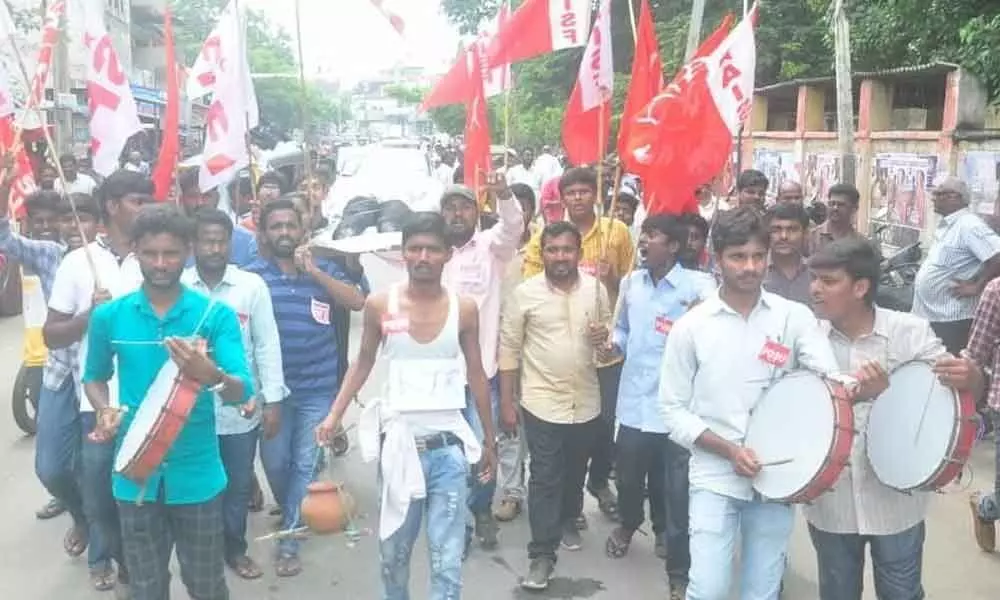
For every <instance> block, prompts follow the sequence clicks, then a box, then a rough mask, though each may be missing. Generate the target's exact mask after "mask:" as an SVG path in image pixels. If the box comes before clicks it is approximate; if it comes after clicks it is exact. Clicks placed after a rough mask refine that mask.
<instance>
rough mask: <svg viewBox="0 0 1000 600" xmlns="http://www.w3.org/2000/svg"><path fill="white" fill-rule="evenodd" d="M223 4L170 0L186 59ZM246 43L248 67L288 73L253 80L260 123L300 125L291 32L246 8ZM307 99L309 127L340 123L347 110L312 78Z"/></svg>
mask: <svg viewBox="0 0 1000 600" xmlns="http://www.w3.org/2000/svg"><path fill="white" fill-rule="evenodd" d="M226 4H228V1H227V0H183V1H182V0H172V2H171V10H172V11H173V16H174V22H175V25H174V32H175V36H176V44H177V50H178V54H179V55H180V56H183V57H184V62H185V63H187V64H189V65H190V64H193V63H194V59H195V57H197V56H198V53H199V52H200V51H201V46H202V44H203V43H204V42H205V38H207V37H208V35H209V34H210V33H211V32H212V29H213V28H214V27H215V24H216V23H217V22H218V17H219V14H220V13H221V12H222V10H223V9H224V8H225V7H226ZM247 47H248V51H249V59H250V69H251V71H252V72H254V73H276V74H288V77H287V78H286V77H274V78H267V79H255V80H254V82H253V84H254V90H255V91H256V93H257V103H258V105H259V107H260V115H261V121H262V123H266V124H268V125H270V126H271V127H274V128H277V129H279V130H282V131H285V132H288V131H291V130H293V129H297V128H299V127H301V118H300V114H301V106H302V99H303V94H302V88H301V86H300V85H299V81H298V72H299V68H298V62H297V57H296V53H295V51H294V50H293V47H294V46H293V40H292V37H291V36H290V35H289V34H288V32H287V31H285V30H283V29H281V28H279V27H275V26H274V25H273V24H272V23H271V22H270V21H268V19H267V17H266V16H264V14H263V13H261V12H259V11H255V10H252V9H251V10H249V11H248V12H247ZM305 105H306V111H307V114H308V121H309V124H310V126H312V127H317V126H322V125H324V124H327V123H331V122H338V121H337V119H340V121H339V122H341V123H342V122H343V121H345V120H346V118H347V117H348V116H349V115H348V113H345V111H344V110H343V104H342V103H341V104H338V102H336V101H335V98H332V97H331V94H329V93H328V92H325V91H323V90H322V89H320V87H318V86H317V85H316V84H313V83H307V84H306V93H305Z"/></svg>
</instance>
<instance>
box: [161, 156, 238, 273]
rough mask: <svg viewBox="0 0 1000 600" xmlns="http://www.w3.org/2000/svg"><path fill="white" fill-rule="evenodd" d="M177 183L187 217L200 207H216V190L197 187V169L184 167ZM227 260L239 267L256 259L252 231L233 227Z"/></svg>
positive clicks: (189, 265) (192, 261) (217, 194)
mask: <svg viewBox="0 0 1000 600" xmlns="http://www.w3.org/2000/svg"><path fill="white" fill-rule="evenodd" d="M178 183H179V184H180V188H181V198H180V201H181V205H182V206H183V207H184V212H185V213H187V215H188V217H192V218H193V217H194V216H195V214H196V213H197V212H198V210H199V209H201V208H205V207H207V208H212V209H214V208H216V207H217V206H218V204H219V192H218V190H214V189H213V190H209V191H207V192H202V191H201V189H200V188H199V187H198V169H194V168H192V169H185V170H183V171H181V173H180V175H179V176H178ZM229 248H230V254H229V262H231V263H232V264H234V265H236V266H237V267H240V268H246V266H247V265H249V264H250V263H252V262H254V261H255V260H257V238H256V236H254V234H253V232H252V231H250V230H249V229H247V228H246V227H243V226H242V225H236V226H235V227H233V235H232V239H231V240H230V243H229ZM186 266H187V267H193V266H194V257H193V256H192V257H190V258H189V259H188V262H187V265H186Z"/></svg>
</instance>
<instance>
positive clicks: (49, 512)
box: [35, 498, 66, 521]
mask: <svg viewBox="0 0 1000 600" xmlns="http://www.w3.org/2000/svg"><path fill="white" fill-rule="evenodd" d="M64 512H66V507H65V506H64V505H63V503H62V502H60V501H59V500H56V499H55V498H52V499H51V500H49V502H48V504H46V505H45V506H43V507H41V508H39V509H38V510H36V511H35V518H36V519H38V520H39V521H48V520H49V519H54V518H56V517H58V516H59V515H61V514H63V513H64Z"/></svg>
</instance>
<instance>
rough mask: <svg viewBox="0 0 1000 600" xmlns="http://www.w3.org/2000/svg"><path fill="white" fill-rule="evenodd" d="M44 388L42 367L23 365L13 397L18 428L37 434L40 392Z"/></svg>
mask: <svg viewBox="0 0 1000 600" xmlns="http://www.w3.org/2000/svg"><path fill="white" fill-rule="evenodd" d="M41 389H42V367H32V366H26V365H21V368H20V369H19V370H18V372H17V378H16V379H15V380H14V394H13V397H12V398H11V401H12V408H13V411H14V422H15V423H16V424H17V427H18V429H20V430H21V431H23V432H24V433H26V434H28V435H35V433H36V431H37V429H38V425H37V423H36V420H35V419H36V416H37V415H38V394H39V392H40V391H41Z"/></svg>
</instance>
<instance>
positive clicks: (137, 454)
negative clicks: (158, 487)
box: [115, 359, 201, 484]
mask: <svg viewBox="0 0 1000 600" xmlns="http://www.w3.org/2000/svg"><path fill="white" fill-rule="evenodd" d="M199 392H201V384H199V383H197V382H195V381H192V380H190V379H188V378H186V377H184V376H183V375H181V373H180V369H179V368H178V366H177V363H175V362H174V361H173V360H171V359H167V362H166V363H164V365H163V367H161V368H160V372H159V373H157V375H156V379H154V380H153V384H152V385H151V386H149V390H148V391H147V392H146V398H145V399H144V400H143V401H142V404H141V405H140V406H139V409H138V410H137V411H136V413H135V417H134V418H133V419H132V423H131V424H130V425H129V428H128V430H127V431H126V432H125V439H123V440H122V444H121V447H120V448H119V449H118V454H117V455H116V456H115V471H117V472H119V473H121V474H122V475H124V476H125V477H127V478H128V479H130V480H132V481H134V482H135V483H138V484H144V483H145V482H146V480H147V479H148V478H149V476H150V475H152V474H153V472H154V471H156V469H157V468H158V467H159V466H160V464H161V463H162V462H163V459H164V457H166V455H167V452H169V451H170V447H171V446H173V444H174V441H175V440H176V439H177V436H178V434H180V432H181V429H183V428H184V425H185V424H186V423H187V419H188V416H189V415H190V414H191V409H193V408H194V404H195V401H196V400H197V399H198V394H199Z"/></svg>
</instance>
